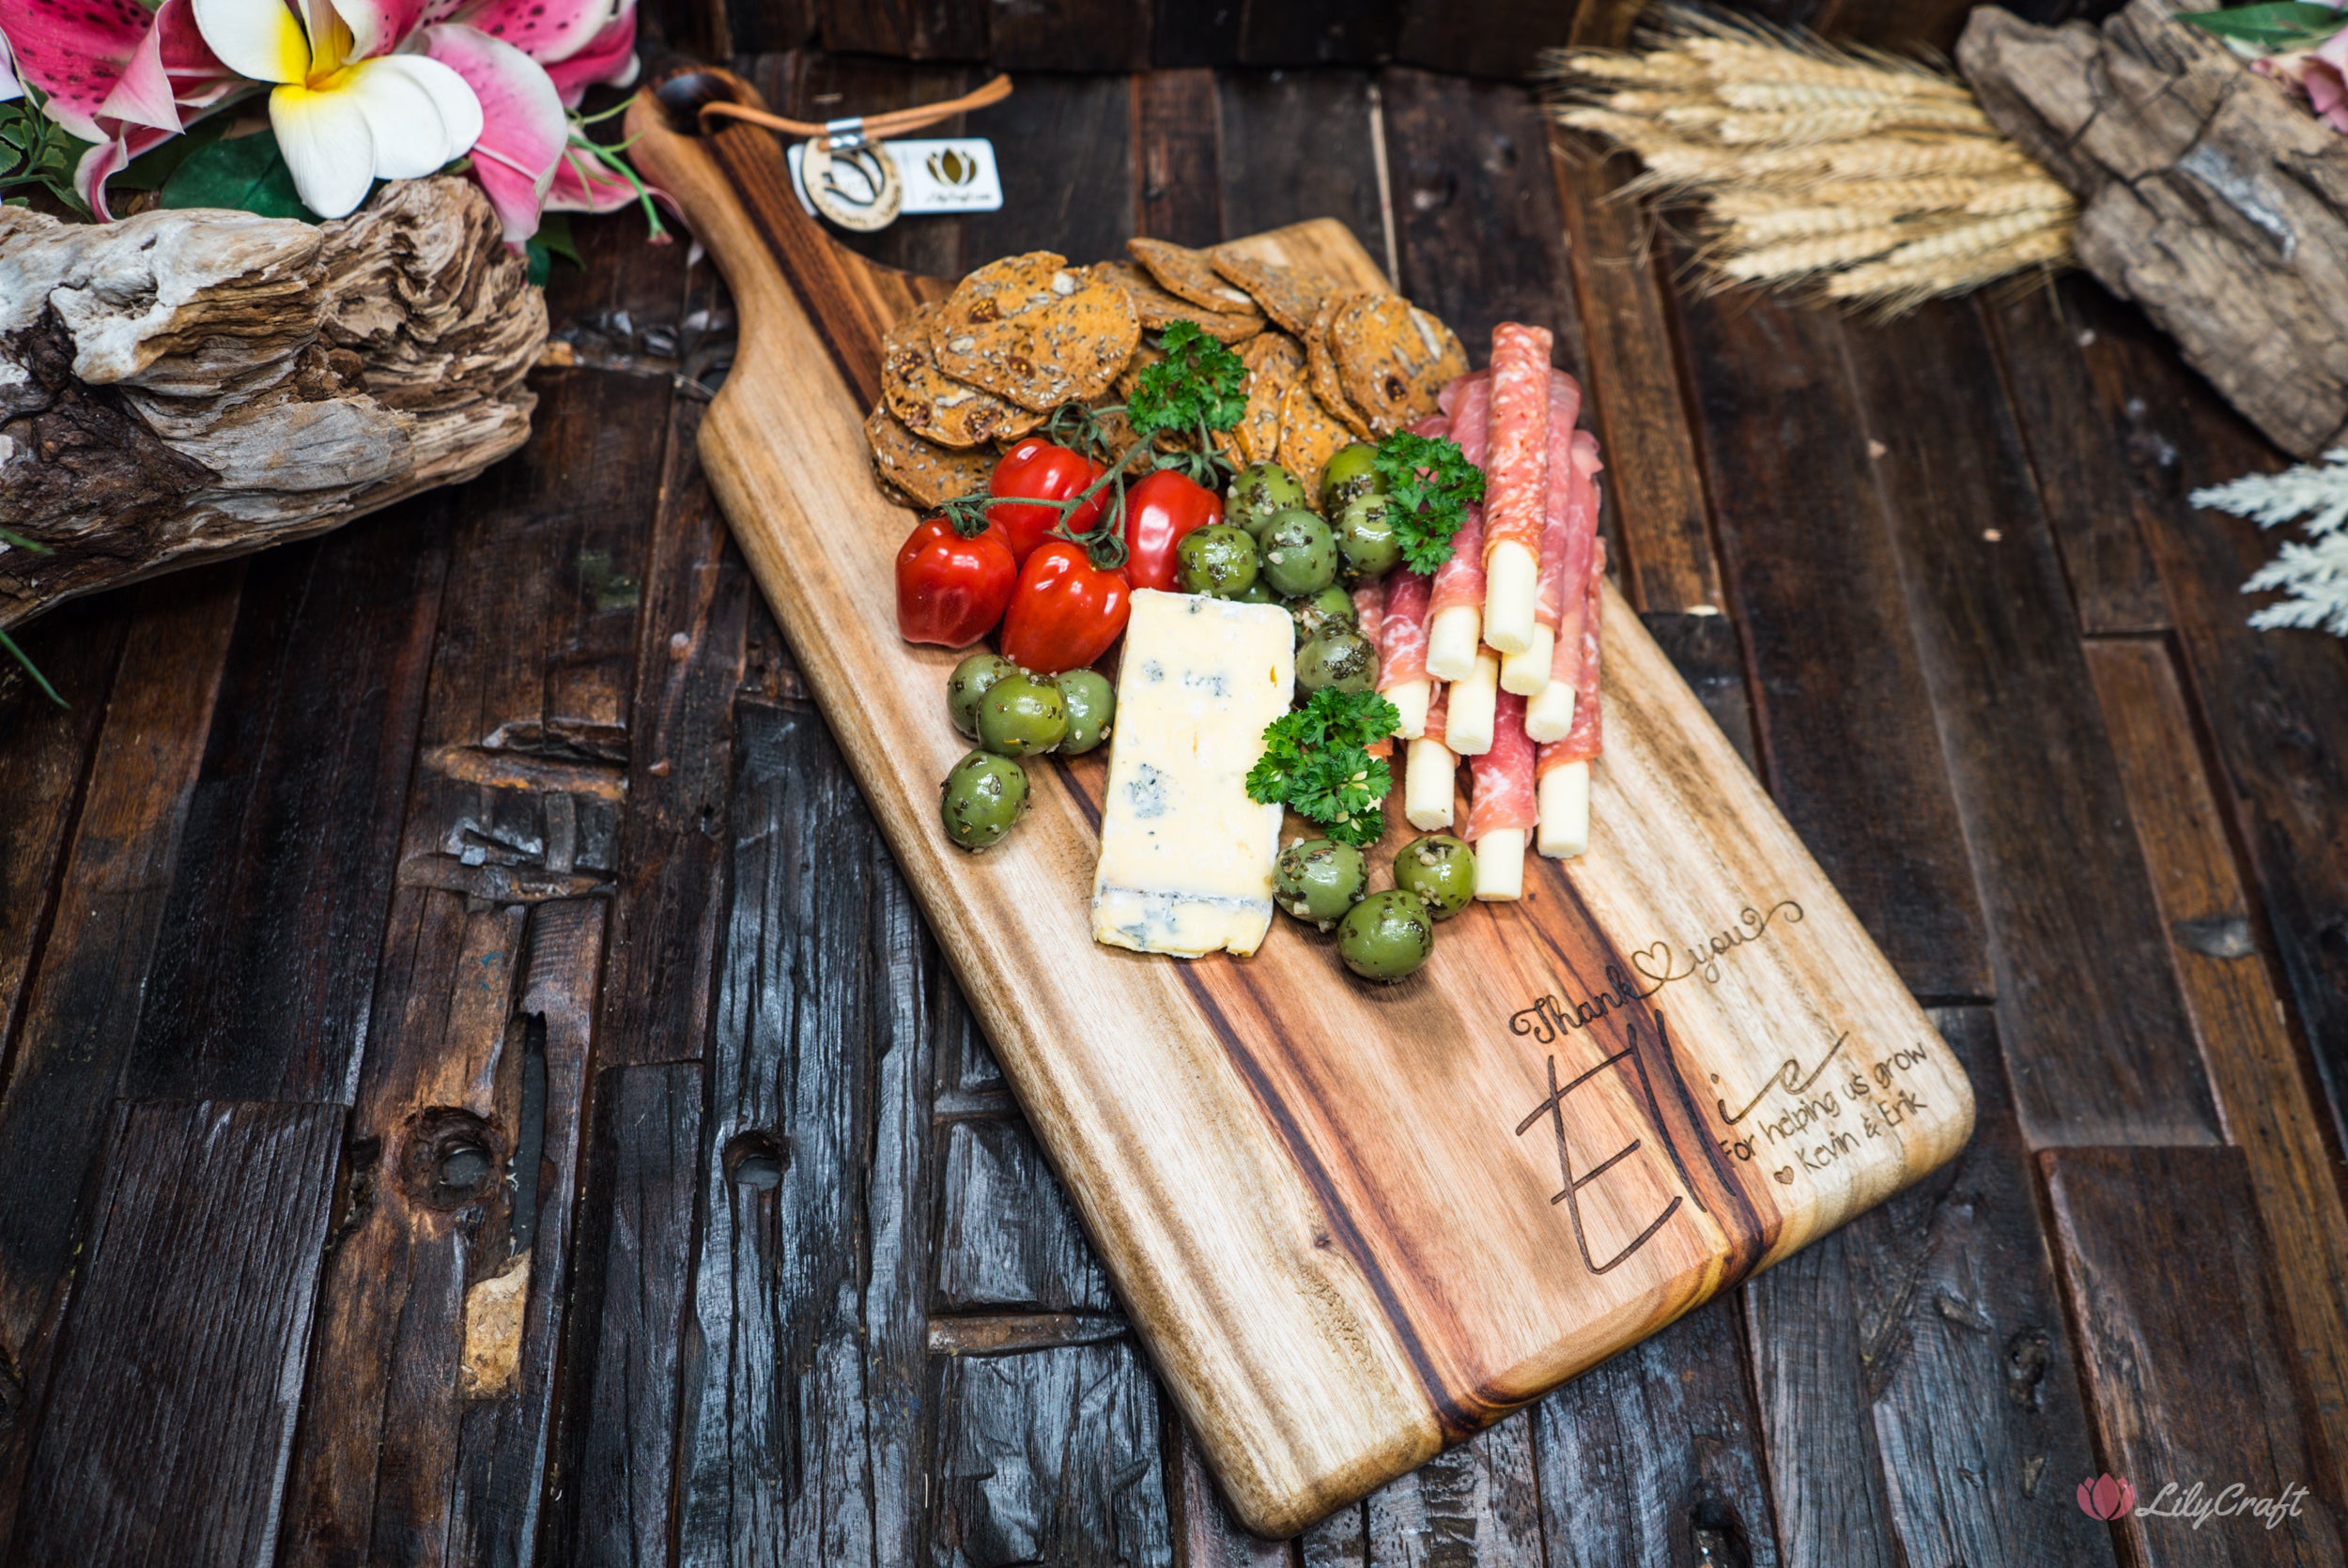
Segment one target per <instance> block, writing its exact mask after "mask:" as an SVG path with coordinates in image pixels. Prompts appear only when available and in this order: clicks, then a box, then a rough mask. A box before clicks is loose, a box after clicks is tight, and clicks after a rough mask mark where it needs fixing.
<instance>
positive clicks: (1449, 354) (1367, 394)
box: [1329, 294, 1467, 436]
mask: <svg viewBox="0 0 2348 1568" xmlns="http://www.w3.org/2000/svg"><path fill="white" fill-rule="evenodd" d="M1329 353H1330V355H1331V357H1332V358H1334V359H1335V360H1336V367H1337V379H1338V381H1339V383H1340V384H1341V385H1342V386H1343V387H1344V389H1345V395H1346V396H1347V398H1348V399H1350V400H1351V401H1352V405H1353V407H1356V408H1358V409H1360V410H1361V411H1362V413H1363V414H1364V415H1365V416H1367V419H1368V421H1369V427H1370V429H1371V430H1372V431H1373V432H1374V433H1376V434H1378V435H1381V436H1383V435H1385V434H1387V433H1389V432H1391V431H1396V430H1399V429H1401V428H1402V427H1403V426H1405V425H1407V424H1409V423H1412V422H1413V421H1414V420H1421V419H1425V418H1426V417H1427V416H1428V415H1429V414H1431V413H1433V412H1434V411H1435V394H1436V393H1437V392H1441V391H1443V389H1444V384H1445V383H1446V382H1448V381H1450V380H1451V379H1452V378H1453V377H1458V376H1461V375H1464V374H1465V373H1466V371H1467V353H1466V350H1464V349H1462V348H1461V347H1460V340H1459V339H1458V338H1457V337H1454V336H1453V335H1452V332H1451V329H1450V328H1448V327H1446V326H1444V324H1443V323H1442V322H1440V321H1438V320H1436V319H1435V318H1434V317H1433V316H1431V315H1429V314H1428V313H1427V312H1425V311H1423V310H1420V309H1418V308H1417V307H1416V306H1414V305H1413V304H1412V303H1411V302H1410V301H1409V300H1403V299H1400V298H1398V297H1397V296H1395V295H1391V294H1386V295H1357V296H1356V297H1354V298H1353V299H1352V300H1347V301H1345V302H1344V303H1343V304H1342V305H1340V306H1338V308H1337V311H1336V315H1332V316H1331V317H1330V318H1329Z"/></svg>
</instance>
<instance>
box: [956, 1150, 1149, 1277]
mask: <svg viewBox="0 0 2348 1568" xmlns="http://www.w3.org/2000/svg"><path fill="white" fill-rule="evenodd" d="M944 1142H945V1161H944V1168H943V1179H944V1181H945V1199H944V1203H943V1206H942V1214H943V1217H944V1220H943V1225H942V1228H941V1230H940V1232H939V1236H938V1243H937V1294H936V1303H937V1310H939V1311H941V1312H970V1311H975V1310H979V1309H983V1308H996V1309H1000V1308H1004V1307H1018V1308H1024V1309H1027V1310H1029V1311H1034V1312H1095V1313H1106V1312H1114V1311H1115V1310H1116V1306H1117V1303H1116V1301H1115V1299H1113V1298H1112V1297H1111V1296H1110V1294H1109V1284H1108V1278H1107V1276H1106V1275H1105V1274H1104V1273H1103V1272H1102V1271H1101V1264H1100V1260H1099V1259H1098V1258H1096V1257H1094V1256H1093V1255H1092V1249H1091V1248H1090V1247H1089V1246H1088V1245H1087V1244H1086V1242H1085V1237H1084V1231H1083V1230H1082V1229H1081V1228H1080V1227H1079V1226H1078V1224H1077V1223H1076V1215H1075V1211H1074V1209H1072V1208H1070V1207H1068V1200H1067V1198H1066V1197H1065V1196H1063V1195H1062V1194H1061V1192H1060V1190H1059V1184H1058V1182H1057V1181H1055V1180H1054V1179H1053V1177H1052V1172H1051V1167H1049V1166H1048V1165H1046V1164H1045V1163H1044V1162H1043V1150H1041V1149H1039V1148H1037V1147H1036V1145H1035V1138H1034V1135H1033V1134H1032V1133H1030V1132H1029V1131H1028V1130H1027V1126H1026V1124H1025V1123H1023V1122H1020V1121H1017V1120H996V1119H994V1118H991V1117H990V1118H987V1119H984V1120H955V1121H950V1122H949V1123H947V1124H946V1127H945V1129H944Z"/></svg>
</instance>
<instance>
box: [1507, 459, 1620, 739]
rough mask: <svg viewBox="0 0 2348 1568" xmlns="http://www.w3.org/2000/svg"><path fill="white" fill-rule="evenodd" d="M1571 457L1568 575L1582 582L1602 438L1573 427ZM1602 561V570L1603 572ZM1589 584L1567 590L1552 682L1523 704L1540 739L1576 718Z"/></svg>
mask: <svg viewBox="0 0 2348 1568" xmlns="http://www.w3.org/2000/svg"><path fill="white" fill-rule="evenodd" d="M1570 451H1571V453H1572V458H1571V461H1570V462H1569V463H1568V465H1567V469H1566V485H1567V489H1566V527H1567V530H1568V533H1567V539H1566V567H1565V581H1566V582H1568V583H1583V582H1586V581H1587V580H1588V577H1589V575H1590V561H1591V556H1592V552H1593V551H1595V550H1596V549H1597V548H1598V546H1599V538H1598V473H1599V469H1602V468H1604V467H1605V465H1604V464H1602V463H1601V462H1599V455H1598V438H1597V437H1595V436H1593V435H1591V434H1590V433H1589V432H1588V431H1586V430H1577V431H1575V432H1573V438H1572V443H1571V448H1570ZM1604 570H1605V568H1604V566H1603V565H1602V564H1601V566H1600V567H1599V573H1600V575H1601V576H1602V575H1603V574H1604ZM1593 602H1595V601H1591V600H1589V599H1588V595H1587V592H1586V590H1585V591H1584V592H1581V593H1567V594H1565V595H1564V604H1563V605H1562V606H1561V607H1560V611H1559V614H1558V617H1557V634H1556V640H1555V642H1554V644H1553V646H1552V650H1551V655H1550V666H1549V684H1547V685H1545V686H1543V687H1542V688H1541V690H1540V692H1539V694H1538V695H1537V696H1536V697H1535V698H1534V699H1532V703H1531V705H1530V706H1529V707H1528V708H1527V709H1526V710H1525V715H1524V728H1525V730H1526V732H1527V733H1529V734H1530V735H1531V736H1532V737H1533V738H1534V739H1535V740H1537V741H1544V742H1547V741H1561V740H1563V739H1565V737H1566V731H1567V730H1568V728H1570V727H1571V725H1572V723H1573V714H1574V702H1575V694H1576V691H1577V689H1578V687H1579V684H1580V682H1579V676H1580V674H1581V669H1582V646H1583V606H1584V604H1585V603H1593Z"/></svg>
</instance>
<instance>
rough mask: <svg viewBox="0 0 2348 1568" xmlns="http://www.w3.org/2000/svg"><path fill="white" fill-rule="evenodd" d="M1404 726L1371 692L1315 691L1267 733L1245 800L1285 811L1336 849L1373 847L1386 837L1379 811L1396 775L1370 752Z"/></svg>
mask: <svg viewBox="0 0 2348 1568" xmlns="http://www.w3.org/2000/svg"><path fill="white" fill-rule="evenodd" d="M1401 722H1402V715H1400V714H1398V713H1397V712H1396V711H1395V707H1394V704H1393V703H1391V702H1389V701H1387V700H1386V699H1384V698H1383V697H1381V696H1380V695H1378V693H1376V692H1374V691H1364V692H1343V691H1337V690H1336V689H1334V688H1324V689H1322V690H1321V691H1317V692H1315V693H1313V695H1312V699H1311V700H1310V701H1308V702H1306V703H1305V705H1304V706H1303V707H1302V708H1299V709H1298V710H1297V711H1296V712H1294V713H1292V714H1288V715H1283V716H1281V717H1279V718H1276V719H1274V720H1273V721H1272V723H1271V724H1270V725H1268V726H1267V727H1266V728H1265V730H1264V734H1263V743H1264V749H1263V756H1262V757H1261V758H1260V759H1259V760H1258V761H1257V763H1256V765H1255V767H1253V768H1252V769H1250V770H1249V771H1248V775H1247V795H1248V798H1249V799H1250V800H1254V801H1258V802H1260V803H1261V804H1263V805H1266V806H1273V805H1281V806H1286V807H1289V808H1290V810H1292V811H1294V812H1296V813H1297V814H1298V815H1299V816H1302V817H1308V818H1310V819H1311V820H1312V821H1313V822H1317V823H1319V824H1320V826H1321V831H1322V832H1324V833H1326V834H1328V836H1329V837H1330V838H1335V839H1336V840H1337V841H1338V842H1340V843H1345V844H1352V845H1353V846H1354V847H1355V848H1357V849H1359V848H1364V847H1366V846H1367V845H1370V844H1374V843H1376V842H1377V841H1378V838H1379V836H1380V835H1381V834H1382V833H1383V832H1384V831H1385V817H1384V814H1383V812H1382V811H1381V810H1380V809H1379V807H1380V803H1381V802H1383V800H1384V799H1385V798H1386V793H1387V792H1388V791H1389V790H1391V789H1392V788H1393V787H1394V774H1393V770H1391V769H1390V768H1389V767H1388V766H1387V765H1386V761H1385V759H1384V758H1383V757H1372V756H1371V755H1369V751H1368V747H1370V746H1373V745H1375V744H1377V743H1378V742H1379V741H1382V740H1384V739H1385V738H1386V737H1387V736H1389V735H1391V734H1393V733H1394V732H1395V730H1396V729H1397V728H1398V726H1399V725H1400V724H1401Z"/></svg>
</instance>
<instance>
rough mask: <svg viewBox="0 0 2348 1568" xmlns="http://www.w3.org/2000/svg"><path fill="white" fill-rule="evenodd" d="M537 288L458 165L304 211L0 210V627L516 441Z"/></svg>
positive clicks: (386, 494)
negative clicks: (450, 171)
mask: <svg viewBox="0 0 2348 1568" xmlns="http://www.w3.org/2000/svg"><path fill="white" fill-rule="evenodd" d="M546 335H547V312H546V303H545V300H543V298H542V297H541V296H540V294H539V292H538V290H537V289H535V288H533V287H532V286H531V285H530V283H529V280H528V277H527V268H526V266H525V264H524V262H523V260H522V258H521V257H520V256H518V255H517V254H514V253H513V252H511V251H510V250H508V249H507V247H506V246H505V244H504V243H503V241H502V238H500V236H499V231H498V223H497V219H496V217H495V215H494V214H493V213H492V212H491V210H490V208H489V204H488V202H487V200H486V199H485V198H484V197H483V196H482V194H481V192H480V191H479V190H478V189H476V188H475V187H474V186H473V185H472V184H471V182H470V181H467V180H463V179H457V178H454V177H437V178H431V179H418V180H403V181H399V182H396V183H394V184H391V185H387V186H385V187H384V188H383V191H382V192H381V193H380V194H379V195H378V196H377V198H376V199H375V200H374V201H373V202H371V203H369V204H368V205H367V206H366V207H365V208H362V209H361V210H360V211H358V212H356V213H354V214H352V215H351V216H350V217H348V218H346V219H341V220H338V221H336V222H333V223H321V224H311V223H295V222H291V221H288V220H284V219H272V218H257V217H255V216H253V215H252V214H250V213H243V212H230V211H217V210H209V209H208V210H194V211H154V212H145V213H140V214H138V215H137V216H135V217H131V218H126V219H123V220H122V221H121V222H119V223H106V224H80V223H60V222H58V221H57V220H55V219H53V218H48V217H44V216H42V215H40V214H38V213H33V212H28V211H25V210H24V209H23V208H0V528H5V529H7V530H10V531H12V532H15V533H18V534H22V535H23V536H24V537H26V538H29V539H33V540H37V541H39V543H41V544H43V545H46V546H49V547H50V551H51V553H49V554H46V555H43V554H39V553H38V552H35V551H31V550H26V549H23V548H18V547H10V548H0V629H5V628H7V627H8V626H12V625H15V624H17V623H20V622H23V621H25V620H28V619H30V618H31V617H32V616H35V615H37V614H39V613H40V612H41V611H42V610H44V609H47V608H48V607H51V606H53V605H55V604H57V603H60V602H61V601H63V600H66V599H70V598H72V597H74V596H75V595H77V594H81V593H87V592H93V591H94V590H97V589H100V588H110V587H113V586H115V585H116V584H118V583H124V582H130V581H133V580H135V579H137V578H140V577H146V576H154V575H155V574H156V573H159V572H164V571H169V570H172V569H173V568H175V567H180V566H189V565H194V564H196V563H197V562H200V561H209V560H214V559H218V558H220V557H223V556H229V555H238V554H242V553H244V552H245V551H248V550H255V549H260V548H262V547H263V546H269V545H275V544H281V543H284V542H285V541H286V540H290V539H299V538H302V537H304V536H306V535H309V534H314V533H320V532H323V531H325V530H328V529H331V528H335V527H338V526H340V525H341V524H343V523H346V522H348V521H349V520H350V519H351V518H353V517H356V516H358V515H361V514H362V513H365V512H371V511H373V510H375V509H376V508H378V507H381V506H388V505H390V504H391V503H392V502H394V501H395V500H400V499H402V498H403V497H406V496H410V495H413V494H415V493H416V492H417V491H419V490H425V489H429V488H431V487H432V486H434V485H438V484H454V483H456V482H458V481H461V480H466V479H470V478H471V477H472V476H473V475H474V474H477V473H479V472H480V471H481V470H482V469H485V468H487V467H488V466H489V465H490V464H491V463H494V462H496V461H497V460H498V459H499V458H501V457H503V456H505V455H506V454H507V453H511V452H513V451H514V450H515V449H516V448H517V447H518V446H520V445H521V444H522V442H523V441H524V440H525V439H527V438H528V437H529V435H530V413H531V409H532V408H533V407H534V405H535V404H536V402H537V399H536V396H535V394H533V392H530V390H529V389H528V388H527V387H525V386H523V385H522V377H523V375H524V373H525V372H527V371H528V370H529V368H530V366H531V365H532V363H533V362H534V361H535V360H536V359H537V356H538V350H539V348H540V346H542V345H543V344H544V343H545V341H546Z"/></svg>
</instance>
